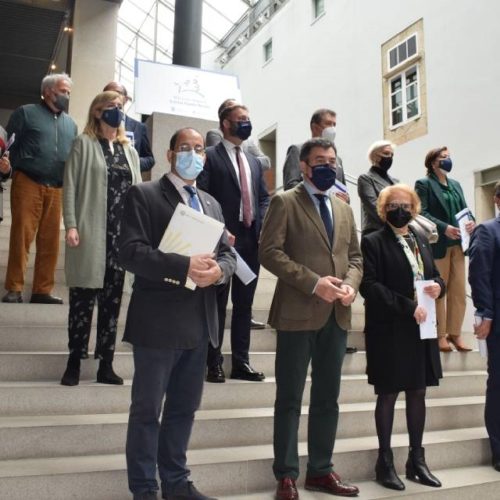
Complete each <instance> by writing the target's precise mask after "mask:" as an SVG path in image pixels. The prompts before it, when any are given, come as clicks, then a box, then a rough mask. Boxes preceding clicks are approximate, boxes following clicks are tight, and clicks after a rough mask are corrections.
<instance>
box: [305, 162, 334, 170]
mask: <svg viewBox="0 0 500 500" xmlns="http://www.w3.org/2000/svg"><path fill="white" fill-rule="evenodd" d="M308 165H309V166H310V167H311V168H314V167H324V166H325V165H328V166H329V167H330V168H333V170H335V169H336V168H337V162H336V161H334V162H330V161H325V162H321V163H317V164H316V165H311V164H310V163H308Z"/></svg>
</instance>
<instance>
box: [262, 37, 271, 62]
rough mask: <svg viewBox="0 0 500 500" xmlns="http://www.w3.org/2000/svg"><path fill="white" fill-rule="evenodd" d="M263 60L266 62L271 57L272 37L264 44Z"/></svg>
mask: <svg viewBox="0 0 500 500" xmlns="http://www.w3.org/2000/svg"><path fill="white" fill-rule="evenodd" d="M263 49H264V62H265V63H266V62H268V61H270V60H271V59H272V58H273V39H272V38H271V39H270V40H268V41H267V42H266V43H265V44H264V45H263Z"/></svg>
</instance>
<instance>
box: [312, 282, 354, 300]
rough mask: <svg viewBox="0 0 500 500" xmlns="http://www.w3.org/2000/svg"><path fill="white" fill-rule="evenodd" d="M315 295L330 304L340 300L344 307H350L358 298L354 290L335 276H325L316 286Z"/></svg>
mask: <svg viewBox="0 0 500 500" xmlns="http://www.w3.org/2000/svg"><path fill="white" fill-rule="evenodd" d="M314 293H315V295H317V296H318V297H319V298H320V299H323V300H324V301H325V302H328V303H329V304H331V303H332V302H335V301H336V300H337V299H339V300H340V302H341V304H342V305H343V306H350V305H351V304H352V303H353V302H354V299H355V297H356V292H355V290H354V288H352V287H351V286H349V285H344V284H343V282H342V280H341V279H340V278H336V277H335V276H323V277H322V278H320V279H319V280H318V283H317V284H316V289H315V290H314Z"/></svg>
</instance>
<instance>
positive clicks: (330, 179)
mask: <svg viewBox="0 0 500 500" xmlns="http://www.w3.org/2000/svg"><path fill="white" fill-rule="evenodd" d="M311 170H312V176H311V182H312V183H313V184H314V185H315V186H316V187H317V188H318V189H319V190H320V191H328V190H329V189H330V188H331V187H332V186H333V185H334V184H335V178H336V176H337V172H336V171H335V169H333V168H332V167H331V166H330V165H328V163H327V164H325V165H316V166H315V167H311Z"/></svg>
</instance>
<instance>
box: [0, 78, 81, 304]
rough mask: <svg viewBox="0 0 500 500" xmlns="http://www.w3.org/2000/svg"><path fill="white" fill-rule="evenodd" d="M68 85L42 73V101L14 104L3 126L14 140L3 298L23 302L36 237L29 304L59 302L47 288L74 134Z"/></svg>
mask: <svg viewBox="0 0 500 500" xmlns="http://www.w3.org/2000/svg"><path fill="white" fill-rule="evenodd" d="M71 85H72V82H71V80H70V78H69V77H68V75H65V74H52V75H48V76H46V77H45V78H44V79H43V80H42V85H41V95H42V101H41V102H40V103H39V104H26V105H24V106H21V107H19V108H18V109H16V110H15V111H14V112H13V113H12V116H11V117H10V120H9V123H8V124H7V133H8V134H9V136H10V135H11V134H15V142H14V143H13V145H12V147H11V149H10V160H11V164H12V168H13V171H14V173H13V176H12V187H11V196H10V199H11V212H12V227H11V231H10V242H9V262H8V266H7V274H6V277H5V288H6V290H7V293H6V294H5V296H4V297H3V299H2V301H3V302H11V303H15V302H22V301H23V297H22V291H23V288H24V275H25V272H26V263H27V261H28V254H29V249H30V246H31V243H32V242H33V240H34V239H35V235H36V259H35V271H34V275H33V286H32V295H31V302H35V303H41V304H62V299H60V298H58V297H54V296H53V295H51V292H52V289H53V287H54V272H55V268H56V264H57V256H58V253H59V226H60V222H61V196H62V181H63V172H64V162H65V161H66V158H67V156H68V154H69V151H70V148H71V145H72V143H73V140H74V138H75V137H76V132H77V129H76V124H75V122H74V121H73V119H72V118H70V117H69V116H68V114H67V113H66V110H67V107H68V102H69V95H70V93H71Z"/></svg>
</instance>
